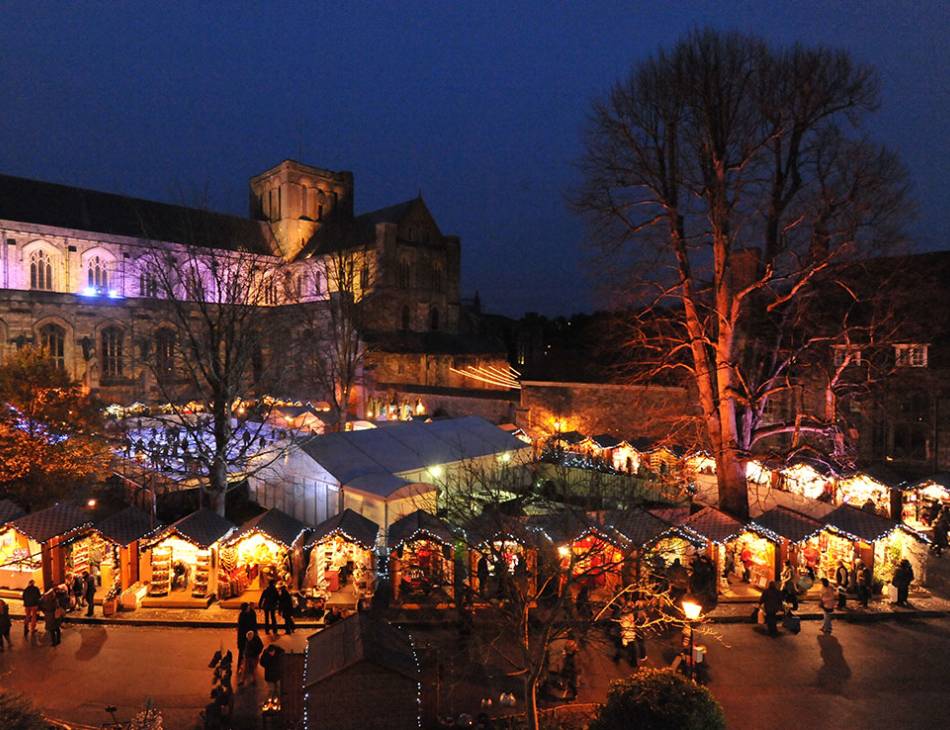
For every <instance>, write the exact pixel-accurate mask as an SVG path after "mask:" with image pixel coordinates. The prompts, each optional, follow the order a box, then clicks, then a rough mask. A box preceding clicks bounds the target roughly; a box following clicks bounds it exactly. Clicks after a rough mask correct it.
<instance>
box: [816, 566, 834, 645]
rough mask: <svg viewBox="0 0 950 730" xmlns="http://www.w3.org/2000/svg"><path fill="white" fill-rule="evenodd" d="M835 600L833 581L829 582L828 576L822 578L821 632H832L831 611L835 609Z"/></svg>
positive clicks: (820, 598)
mask: <svg viewBox="0 0 950 730" xmlns="http://www.w3.org/2000/svg"><path fill="white" fill-rule="evenodd" d="M835 600H836V599H835V589H834V588H832V587H831V583H829V582H828V579H827V578H822V579H821V595H820V596H819V597H818V605H819V606H820V607H821V613H822V622H821V632H822V633H823V634H830V633H831V613H832V612H833V611H834V610H835Z"/></svg>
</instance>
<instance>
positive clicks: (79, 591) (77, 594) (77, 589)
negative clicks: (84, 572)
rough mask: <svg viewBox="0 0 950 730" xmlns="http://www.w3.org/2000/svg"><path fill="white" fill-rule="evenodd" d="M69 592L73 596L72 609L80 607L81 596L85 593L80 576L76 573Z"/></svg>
mask: <svg viewBox="0 0 950 730" xmlns="http://www.w3.org/2000/svg"><path fill="white" fill-rule="evenodd" d="M70 590H71V591H72V594H73V607H74V608H79V607H80V606H82V596H83V593H85V592H86V586H85V584H84V583H83V580H82V576H81V575H79V574H78V573H77V574H76V575H74V576H73V584H72V586H71V587H70Z"/></svg>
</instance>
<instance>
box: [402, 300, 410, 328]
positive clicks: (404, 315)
mask: <svg viewBox="0 0 950 730" xmlns="http://www.w3.org/2000/svg"><path fill="white" fill-rule="evenodd" d="M402 331H403V332H408V331H409V305H408V304H407V305H406V306H405V307H403V308H402Z"/></svg>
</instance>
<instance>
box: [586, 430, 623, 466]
mask: <svg viewBox="0 0 950 730" xmlns="http://www.w3.org/2000/svg"><path fill="white" fill-rule="evenodd" d="M588 443H589V448H590V455H591V456H592V457H594V458H595V459H599V460H600V461H602V462H603V463H605V464H610V465H613V464H614V463H615V460H614V452H615V451H616V450H617V448H618V447H619V446H620V445H621V444H622V443H623V441H622V440H621V439H619V438H617V437H616V436H613V435H611V434H609V433H598V434H594V435H593V436H591V437H590V440H589V442H588Z"/></svg>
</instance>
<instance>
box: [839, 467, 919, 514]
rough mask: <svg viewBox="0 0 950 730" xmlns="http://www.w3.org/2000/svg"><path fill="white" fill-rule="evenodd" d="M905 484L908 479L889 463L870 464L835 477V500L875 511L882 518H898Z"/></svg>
mask: <svg viewBox="0 0 950 730" xmlns="http://www.w3.org/2000/svg"><path fill="white" fill-rule="evenodd" d="M906 483H907V478H906V477H905V476H904V475H901V474H898V473H897V472H896V471H894V470H893V469H891V468H890V467H888V466H885V465H883V464H880V465H875V466H869V467H866V468H863V469H859V470H857V471H854V472H852V473H850V474H848V475H846V476H842V477H841V478H840V479H839V480H838V483H837V487H836V490H835V501H836V502H837V503H838V504H850V505H851V506H852V507H858V508H860V509H863V510H867V511H869V512H874V513H875V514H878V515H880V516H881V517H891V518H894V519H898V518H899V516H900V514H901V501H902V499H901V497H902V494H903V488H904V486H905V484H906Z"/></svg>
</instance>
